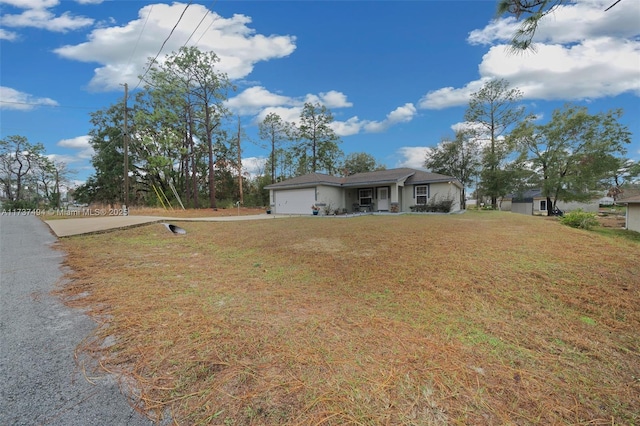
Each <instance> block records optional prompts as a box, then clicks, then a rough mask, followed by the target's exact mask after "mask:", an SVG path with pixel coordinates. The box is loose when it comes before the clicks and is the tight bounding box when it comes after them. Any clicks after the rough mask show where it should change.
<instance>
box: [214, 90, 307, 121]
mask: <svg viewBox="0 0 640 426" xmlns="http://www.w3.org/2000/svg"><path fill="white" fill-rule="evenodd" d="M293 103H295V102H294V100H293V99H291V98H290V97H287V96H282V95H278V94H276V93H272V92H269V91H268V90H267V89H265V88H264V87H262V86H254V87H249V88H248V89H246V90H244V91H243V92H242V93H239V94H238V95H237V96H234V97H233V98H231V99H229V100H228V101H227V103H226V105H227V107H228V108H230V109H231V110H233V111H234V112H236V113H238V114H242V115H253V114H258V113H259V112H260V111H261V110H262V109H264V108H266V107H270V106H282V105H292V104H293Z"/></svg>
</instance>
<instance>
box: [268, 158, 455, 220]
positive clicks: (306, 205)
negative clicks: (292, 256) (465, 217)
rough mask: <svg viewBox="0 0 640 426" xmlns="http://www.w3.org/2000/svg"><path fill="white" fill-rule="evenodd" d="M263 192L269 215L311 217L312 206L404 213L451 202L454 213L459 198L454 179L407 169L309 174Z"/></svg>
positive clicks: (353, 210) (339, 210)
mask: <svg viewBox="0 0 640 426" xmlns="http://www.w3.org/2000/svg"><path fill="white" fill-rule="evenodd" d="M265 189H268V190H269V200H270V206H271V210H272V212H273V213H278V214H311V213H312V206H318V207H319V208H320V210H321V211H323V210H325V209H327V210H330V211H332V212H349V213H351V212H363V211H369V212H371V211H388V212H408V211H411V207H412V206H416V205H429V204H430V203H437V202H440V201H444V200H451V201H452V207H451V211H458V210H460V206H461V202H460V201H461V195H462V184H461V183H460V182H459V181H458V180H457V179H456V178H454V177H451V176H446V175H441V174H438V173H430V172H425V171H422V170H416V169H410V168H399V169H390V170H378V171H375V172H366V173H356V174H354V175H351V176H346V177H339V176H330V175H326V174H321V173H311V174H308V175H303V176H298V177H294V178H292V179H287V180H285V181H282V182H277V183H274V184H271V185H267V186H266V187H265Z"/></svg>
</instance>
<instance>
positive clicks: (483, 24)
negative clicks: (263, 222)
mask: <svg viewBox="0 0 640 426" xmlns="http://www.w3.org/2000/svg"><path fill="white" fill-rule="evenodd" d="M187 3H188V2H183V3H179V2H175V3H172V2H162V1H155V2H153V1H101V0H77V1H71V0H66V1H60V0H0V7H1V12H0V43H1V46H0V61H1V62H0V101H1V102H0V114H1V116H0V137H2V138H4V137H6V136H9V135H22V136H25V137H27V138H28V139H29V141H30V142H32V143H36V142H41V143H43V144H44V145H45V147H46V150H47V153H48V154H51V155H52V156H53V157H54V158H55V159H56V160H58V161H64V162H65V163H67V165H68V166H69V168H71V169H74V170H76V171H77V172H78V173H77V175H76V176H75V178H76V179H77V180H78V181H83V180H85V179H86V178H87V176H89V175H90V174H92V173H93V170H92V168H91V165H90V157H91V154H92V151H91V148H90V146H89V144H88V137H87V134H88V132H89V130H90V128H91V127H90V123H89V113H90V112H92V111H96V110H98V109H102V108H106V107H108V106H109V105H111V104H113V103H115V102H119V101H121V100H122V97H123V93H124V89H123V86H122V84H123V83H128V85H129V87H130V88H131V89H133V88H135V87H136V86H138V83H139V80H138V76H139V75H140V74H141V73H142V72H143V71H144V67H145V64H146V62H147V58H149V57H153V56H155V55H156V54H157V53H158V51H159V49H160V46H161V45H162V42H163V41H164V40H165V39H166V38H167V36H168V35H169V33H170V31H171V29H172V28H173V26H174V25H175V24H176V22H177V21H178V17H179V16H180V14H181V13H182V12H183V10H184V9H185V6H186V5H187ZM611 3H612V1H611V0H580V1H578V2H576V3H574V4H568V5H566V6H563V7H560V8H559V9H557V10H556V11H555V12H554V13H553V14H552V15H550V16H549V17H547V18H546V19H545V20H544V21H543V22H542V23H541V25H540V28H539V30H538V33H537V35H536V48H537V50H536V52H535V53H533V52H528V53H524V54H519V55H513V54H510V53H509V51H508V49H507V48H506V46H507V44H508V40H509V39H510V37H511V36H512V34H513V32H514V31H515V29H516V28H517V22H515V20H514V19H513V18H500V19H496V16H495V7H496V2H495V1H493V0H491V1H479V0H474V1H444V0H443V1H407V2H395V1H345V2H334V1H224V0H218V1H207V2H204V1H199V2H198V1H194V2H193V3H192V4H191V5H190V6H189V7H188V8H187V10H186V12H185V15H184V17H183V19H182V20H181V21H180V23H179V25H178V26H177V28H176V30H175V31H174V33H173V35H172V36H171V38H169V40H168V41H167V43H166V46H165V48H164V50H163V51H162V54H161V55H160V58H162V56H163V55H164V54H167V53H170V52H171V51H177V50H178V49H179V48H180V47H181V46H183V45H184V44H185V43H187V40H188V39H189V36H191V35H192V34H193V36H192V37H191V39H190V40H189V41H188V43H187V45H197V46H198V47H199V48H200V49H201V50H213V51H214V52H216V54H218V56H220V57H221V62H220V70H221V71H224V72H226V73H227V74H228V75H229V77H230V78H231V79H232V81H233V83H234V84H235V85H236V87H237V90H236V91H235V92H234V93H231V95H230V98H229V101H228V107H229V108H230V109H231V111H232V112H233V113H234V114H239V115H240V117H241V120H242V124H243V127H244V129H245V132H246V134H247V135H248V136H249V138H250V139H251V140H250V141H244V142H243V165H244V167H245V169H246V170H247V171H248V172H251V173H255V172H256V171H257V170H260V167H261V164H263V163H264V159H265V158H266V157H267V156H268V154H269V153H268V151H267V149H266V148H264V147H262V146H261V145H262V142H261V141H260V140H259V138H258V137H257V126H256V123H257V122H258V121H259V120H260V119H261V118H262V117H264V116H265V115H266V114H267V113H269V112H271V111H275V112H278V113H279V114H280V115H281V116H282V117H283V118H285V119H288V120H294V119H295V118H296V117H297V116H298V115H299V112H300V109H301V107H302V105H303V103H304V102H305V101H314V102H321V103H324V104H325V105H326V106H327V107H328V108H330V109H331V111H332V112H333V114H334V117H335V123H334V125H335V127H334V129H335V130H336V132H337V133H338V134H339V135H340V136H341V139H342V144H341V148H342V150H343V151H344V152H345V153H346V154H348V153H351V152H367V153H369V154H371V155H373V156H374V157H375V158H376V159H377V161H378V162H380V163H383V164H385V165H386V166H387V167H388V168H393V167H401V166H408V167H419V166H420V165H421V164H422V163H423V162H424V158H425V155H426V152H427V150H428V148H429V147H434V146H436V145H437V144H438V142H440V140H441V139H442V138H443V137H444V136H451V135H452V134H453V129H454V128H456V127H457V126H460V125H462V122H463V116H464V112H465V109H466V106H467V103H468V100H469V95H470V94H471V93H473V92H475V91H477V90H479V89H480V88H481V86H482V84H483V83H484V82H485V81H487V80H488V79H491V78H505V79H507V80H509V81H510V82H511V84H512V86H513V87H518V88H519V89H520V90H522V91H523V93H524V98H523V103H524V104H525V105H526V106H527V108H528V109H529V111H530V112H532V113H536V114H538V115H540V116H541V120H542V121H543V122H544V120H545V118H548V117H550V115H551V111H552V110H553V109H555V108H559V107H561V106H562V105H564V104H565V103H566V102H573V103H576V104H578V105H585V106H587V107H588V108H589V110H590V112H592V113H597V112H601V111H607V110H609V109H613V108H623V109H624V111H625V115H624V117H623V119H622V122H623V124H625V125H627V126H628V128H629V130H630V131H631V132H632V134H633V142H632V144H631V145H630V146H629V147H628V153H627V157H629V158H631V159H633V160H636V161H638V160H640V121H639V120H638V117H640V2H638V1H636V0H623V1H622V2H621V3H619V4H618V5H617V6H616V7H614V8H613V9H611V10H610V11H608V12H604V9H605V8H606V7H607V6H609V5H610V4H611ZM203 18H204V19H203ZM201 20H202V24H201V25H200V26H199V27H198V23H199V22H200V21H201ZM196 28H197V29H196ZM194 30H195V32H194ZM232 126H235V123H234V124H231V123H230V127H232Z"/></svg>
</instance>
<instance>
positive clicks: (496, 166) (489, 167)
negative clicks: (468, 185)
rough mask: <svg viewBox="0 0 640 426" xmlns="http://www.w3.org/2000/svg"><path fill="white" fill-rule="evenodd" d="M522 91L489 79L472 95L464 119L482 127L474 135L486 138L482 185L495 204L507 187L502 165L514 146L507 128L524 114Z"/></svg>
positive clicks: (507, 183) (507, 83) (502, 82)
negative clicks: (508, 135)
mask: <svg viewBox="0 0 640 426" xmlns="http://www.w3.org/2000/svg"><path fill="white" fill-rule="evenodd" d="M521 98H522V92H521V91H520V90H518V89H515V88H509V82H507V81H506V80H503V79H500V80H491V81H489V82H487V83H486V84H485V85H484V86H483V87H482V88H481V89H480V90H479V91H477V92H475V93H473V94H472V95H471V99H470V101H469V107H468V108H467V111H466V113H465V116H464V118H465V120H466V121H467V122H470V123H476V124H477V125H479V128H480V129H481V131H480V134H479V135H478V136H477V137H478V138H480V137H485V138H486V139H487V142H488V143H487V146H486V147H485V148H484V152H483V156H482V172H481V178H482V187H483V189H484V192H485V193H486V194H487V195H488V196H490V197H491V205H492V207H493V208H496V207H497V200H498V197H500V196H504V195H505V194H506V193H507V192H508V188H509V180H508V177H509V174H508V173H506V172H505V170H504V166H505V162H506V161H507V159H508V157H509V155H510V154H511V153H512V152H513V150H514V147H513V145H512V144H511V143H510V142H509V139H508V138H507V137H506V136H507V132H508V131H509V130H510V129H511V128H512V127H513V126H514V125H515V124H517V123H519V122H520V121H521V120H522V119H523V118H524V117H525V111H524V108H523V107H520V106H519V105H518V103H519V101H520V99H521Z"/></svg>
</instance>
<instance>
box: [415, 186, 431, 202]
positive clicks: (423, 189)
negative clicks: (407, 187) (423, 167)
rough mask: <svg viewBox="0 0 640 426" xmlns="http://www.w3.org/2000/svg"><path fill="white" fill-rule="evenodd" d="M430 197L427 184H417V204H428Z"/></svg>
mask: <svg viewBox="0 0 640 426" xmlns="http://www.w3.org/2000/svg"><path fill="white" fill-rule="evenodd" d="M428 199H429V187H428V186H427V185H420V186H416V204H427V200H428Z"/></svg>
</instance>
